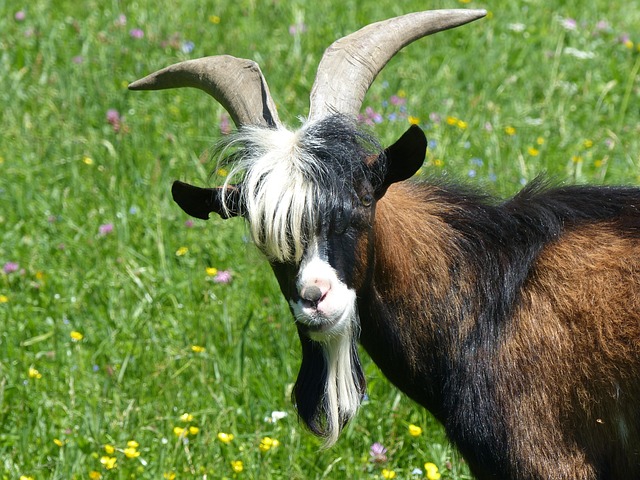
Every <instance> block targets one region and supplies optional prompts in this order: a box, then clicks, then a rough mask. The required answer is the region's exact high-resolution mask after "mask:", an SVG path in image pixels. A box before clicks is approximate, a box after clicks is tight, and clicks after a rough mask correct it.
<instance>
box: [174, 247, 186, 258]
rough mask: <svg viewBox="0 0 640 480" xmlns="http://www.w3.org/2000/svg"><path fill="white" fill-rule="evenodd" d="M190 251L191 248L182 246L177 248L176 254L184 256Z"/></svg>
mask: <svg viewBox="0 0 640 480" xmlns="http://www.w3.org/2000/svg"><path fill="white" fill-rule="evenodd" d="M188 251H189V249H188V248H187V247H180V248H179V249H178V250H176V255H177V256H178V257H182V256H183V255H186V254H187V252H188Z"/></svg>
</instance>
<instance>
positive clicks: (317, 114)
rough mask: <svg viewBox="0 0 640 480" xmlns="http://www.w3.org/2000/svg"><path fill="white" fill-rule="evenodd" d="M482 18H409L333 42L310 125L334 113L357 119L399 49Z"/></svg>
mask: <svg viewBox="0 0 640 480" xmlns="http://www.w3.org/2000/svg"><path fill="white" fill-rule="evenodd" d="M486 14H487V12H486V10H461V9H458V10H432V11H426V12H417V13H410V14H408V15H403V16H401V17H395V18H391V19H389V20H383V21H381V22H377V23H372V24H371V25H367V26H366V27H364V28H362V29H360V30H358V31H357V32H355V33H352V34H351V35H347V36H346V37H343V38H341V39H339V40H337V41H335V42H334V43H333V44H332V45H331V46H330V47H329V48H327V50H326V51H325V53H324V55H323V56H322V60H321V61H320V65H319V66H318V73H317V74H316V79H315V82H314V84H313V88H312V89H311V105H310V108H309V120H312V119H313V120H317V119H319V118H322V117H324V116H326V115H330V114H332V113H343V114H346V115H353V116H355V115H357V114H358V113H359V112H360V107H361V106H362V102H363V100H364V96H365V94H366V93H367V90H368V89H369V87H370V86H371V83H372V82H373V80H374V79H375V78H376V76H377V75H378V73H380V70H382V68H383V67H384V66H385V65H386V64H387V62H388V61H389V60H390V59H391V57H393V56H394V55H395V54H396V53H397V52H399V51H400V50H401V49H402V48H403V47H405V46H407V45H408V44H410V43H411V42H413V41H415V40H418V39H419V38H422V37H424V36H427V35H431V34H432V33H436V32H439V31H441V30H446V29H449V28H453V27H457V26H460V25H464V24H465V23H469V22H472V21H473V20H477V19H478V18H481V17H484V16H485V15H486ZM336 79H338V81H336Z"/></svg>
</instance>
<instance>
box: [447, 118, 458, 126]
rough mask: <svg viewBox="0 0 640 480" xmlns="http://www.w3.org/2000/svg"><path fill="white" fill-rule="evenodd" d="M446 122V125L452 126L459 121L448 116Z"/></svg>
mask: <svg viewBox="0 0 640 480" xmlns="http://www.w3.org/2000/svg"><path fill="white" fill-rule="evenodd" d="M446 121H447V125H452V126H453V125H455V124H456V123H458V121H459V120H458V119H457V118H456V117H451V116H449V117H447V120H446Z"/></svg>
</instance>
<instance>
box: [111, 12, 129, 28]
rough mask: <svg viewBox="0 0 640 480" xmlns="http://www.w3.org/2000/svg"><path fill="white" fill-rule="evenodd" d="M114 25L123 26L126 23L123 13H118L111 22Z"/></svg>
mask: <svg viewBox="0 0 640 480" xmlns="http://www.w3.org/2000/svg"><path fill="white" fill-rule="evenodd" d="M113 24H114V25H115V26H116V27H124V26H125V25H126V24H127V16H126V15H125V14H124V13H121V14H120V15H118V18H116V20H115V21H114V22H113Z"/></svg>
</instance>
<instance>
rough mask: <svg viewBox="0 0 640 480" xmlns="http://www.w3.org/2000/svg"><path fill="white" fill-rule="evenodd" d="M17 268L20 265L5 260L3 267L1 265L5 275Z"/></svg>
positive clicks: (15, 270)
mask: <svg viewBox="0 0 640 480" xmlns="http://www.w3.org/2000/svg"><path fill="white" fill-rule="evenodd" d="M19 269H20V265H19V264H18V263H16V262H7V263H5V264H4V267H2V271H3V272H4V273H6V274H7V275H8V274H10V273H14V272H17V271H18V270H19Z"/></svg>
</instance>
